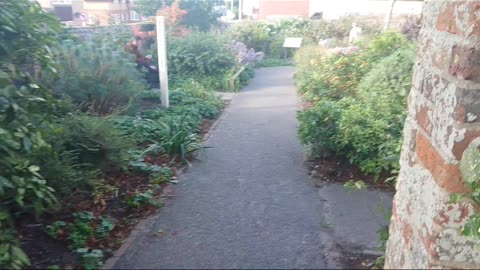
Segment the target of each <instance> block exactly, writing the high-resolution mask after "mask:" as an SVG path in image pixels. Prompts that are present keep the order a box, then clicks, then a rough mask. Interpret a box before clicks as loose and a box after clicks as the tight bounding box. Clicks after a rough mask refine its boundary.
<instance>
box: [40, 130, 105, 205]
mask: <svg viewBox="0 0 480 270" xmlns="http://www.w3.org/2000/svg"><path fill="white" fill-rule="evenodd" d="M53 132H55V131H53ZM57 132H58V130H57ZM54 137H55V136H53V137H49V138H48V141H49V142H50V143H51V144H52V145H55V146H54V147H51V146H49V145H46V146H44V147H41V148H39V149H37V150H35V151H33V152H32V155H31V158H32V160H34V161H35V163H36V164H38V166H39V167H40V171H39V172H40V174H41V175H42V176H43V177H44V178H45V179H46V181H47V184H48V186H50V187H52V188H53V189H54V190H55V196H56V197H57V198H65V197H66V196H67V195H69V194H70V193H71V192H73V191H74V190H78V189H80V190H88V189H90V188H91V187H92V185H93V182H94V181H95V180H96V179H98V177H99V174H100V171H99V170H98V169H97V168H96V167H95V166H93V165H91V164H79V163H77V160H78V159H77V156H76V153H75V151H67V150H65V149H63V148H62V147H60V146H59V145H57V144H56V143H57V142H55V141H54V140H53V138H54Z"/></svg>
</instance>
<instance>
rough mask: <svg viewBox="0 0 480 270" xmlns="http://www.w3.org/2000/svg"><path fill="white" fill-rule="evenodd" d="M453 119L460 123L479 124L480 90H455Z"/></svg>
mask: <svg viewBox="0 0 480 270" xmlns="http://www.w3.org/2000/svg"><path fill="white" fill-rule="evenodd" d="M455 96H456V101H457V106H456V107H455V112H454V115H453V117H454V119H455V120H456V121H457V122H460V123H475V122H480V90H470V89H463V88H457V89H456V91H455Z"/></svg>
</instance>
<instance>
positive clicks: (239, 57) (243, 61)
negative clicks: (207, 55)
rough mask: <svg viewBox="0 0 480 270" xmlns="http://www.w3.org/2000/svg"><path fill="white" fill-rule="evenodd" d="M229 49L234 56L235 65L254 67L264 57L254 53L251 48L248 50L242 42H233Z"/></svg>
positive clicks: (259, 53)
mask: <svg viewBox="0 0 480 270" xmlns="http://www.w3.org/2000/svg"><path fill="white" fill-rule="evenodd" d="M230 49H231V50H232V52H233V54H234V55H235V60H236V63H237V65H250V66H254V65H255V64H257V63H259V62H260V61H262V59H263V57H264V53H263V52H255V50H254V49H253V48H250V49H248V48H247V46H246V45H245V44H244V43H242V42H233V43H232V45H231V46H230Z"/></svg>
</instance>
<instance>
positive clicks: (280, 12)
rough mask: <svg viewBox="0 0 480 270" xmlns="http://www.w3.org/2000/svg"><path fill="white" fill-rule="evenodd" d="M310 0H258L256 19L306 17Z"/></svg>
mask: <svg viewBox="0 0 480 270" xmlns="http://www.w3.org/2000/svg"><path fill="white" fill-rule="evenodd" d="M309 8H310V0H259V3H258V16H257V19H258V20H271V19H282V18H308V17H309V16H308V15H309V14H308V12H309Z"/></svg>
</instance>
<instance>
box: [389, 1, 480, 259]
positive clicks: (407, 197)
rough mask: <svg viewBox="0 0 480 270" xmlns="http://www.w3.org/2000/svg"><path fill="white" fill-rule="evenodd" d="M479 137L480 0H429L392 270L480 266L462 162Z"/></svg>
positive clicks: (396, 205) (393, 232)
mask: <svg viewBox="0 0 480 270" xmlns="http://www.w3.org/2000/svg"><path fill="white" fill-rule="evenodd" d="M478 137H480V1H438V0H437V1H426V2H425V4H424V8H423V22H422V30H421V32H420V38H419V43H418V52H417V62H416V65H415V73H414V76H413V88H412V90H411V92H410V96H409V106H408V117H407V120H406V124H405V129H404V142H403V148H402V154H401V160H400V165H401V171H400V175H399V179H398V182H397V193H396V195H395V198H394V202H393V211H392V219H391V224H390V238H389V240H388V243H387V252H386V263H385V267H386V268H437V267H438V268H467V267H471V268H480V246H478V244H479V243H478V242H475V241H474V240H473V239H471V238H467V237H463V236H462V235H461V233H460V228H461V226H462V224H463V223H464V222H465V220H466V219H467V218H468V216H469V215H471V214H472V213H473V212H474V206H473V205H471V204H468V203H467V202H462V203H457V204H450V203H449V202H448V201H449V198H450V194H451V193H456V192H462V191H465V190H466V189H465V187H464V185H463V183H462V179H461V175H460V172H459V161H460V160H461V158H462V153H463V151H464V150H465V148H466V147H467V146H468V144H469V143H470V142H471V141H472V140H473V139H475V138H478Z"/></svg>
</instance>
